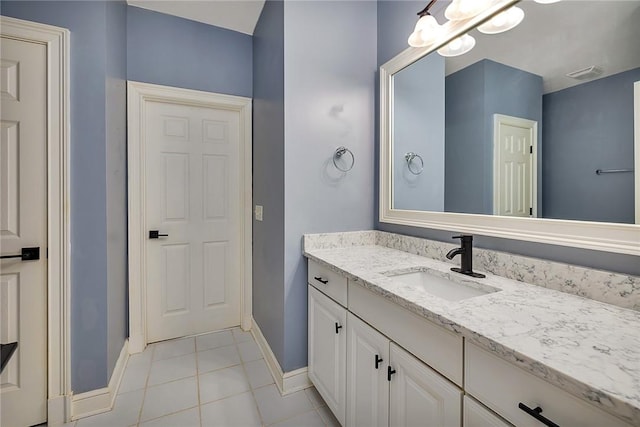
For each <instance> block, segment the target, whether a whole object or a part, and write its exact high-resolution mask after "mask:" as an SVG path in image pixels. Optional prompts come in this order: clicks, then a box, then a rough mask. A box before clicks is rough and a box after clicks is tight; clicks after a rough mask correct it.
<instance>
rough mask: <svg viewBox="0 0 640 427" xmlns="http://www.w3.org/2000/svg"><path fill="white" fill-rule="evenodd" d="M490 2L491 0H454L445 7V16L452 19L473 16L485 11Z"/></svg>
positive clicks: (457, 19) (458, 19) (456, 19)
mask: <svg viewBox="0 0 640 427" xmlns="http://www.w3.org/2000/svg"><path fill="white" fill-rule="evenodd" d="M489 4H490V1H489V0H453V1H452V2H451V4H450V5H449V6H447V8H446V9H445V11H444V16H445V17H446V18H447V19H449V20H451V21H460V20H462V19H469V18H473V17H474V16H476V15H477V14H479V13H481V12H483V11H484V10H485V9H486V8H487V7H488V6H489Z"/></svg>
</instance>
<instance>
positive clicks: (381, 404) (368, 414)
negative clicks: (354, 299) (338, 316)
mask: <svg viewBox="0 0 640 427" xmlns="http://www.w3.org/2000/svg"><path fill="white" fill-rule="evenodd" d="M388 364H389V340H388V339H387V337H385V336H384V335H382V334H381V333H380V332H378V331H376V330H375V329H373V328H372V327H371V326H369V325H367V324H366V323H364V322H363V321H362V320H360V319H358V318H357V317H356V316H354V315H353V314H351V313H347V426H348V427H351V426H354V427H355V426H359V427H386V426H388V425H389V381H387V365H388Z"/></svg>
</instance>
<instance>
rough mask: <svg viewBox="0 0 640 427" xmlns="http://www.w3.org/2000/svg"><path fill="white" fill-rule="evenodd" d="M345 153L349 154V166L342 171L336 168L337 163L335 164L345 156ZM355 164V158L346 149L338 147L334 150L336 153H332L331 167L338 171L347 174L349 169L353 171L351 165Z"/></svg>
mask: <svg viewBox="0 0 640 427" xmlns="http://www.w3.org/2000/svg"><path fill="white" fill-rule="evenodd" d="M345 153H349V154H350V155H351V166H349V167H348V168H347V169H342V168H341V167H340V166H338V163H337V162H336V160H338V159H341V158H342V156H344V155H345ZM355 162H356V158H355V156H354V155H353V153H352V152H351V150H349V149H348V148H346V147H338V148H336V152H335V153H333V165H334V166H335V167H336V169H338V170H339V171H341V172H349V171H350V170H351V169H353V165H354V164H355Z"/></svg>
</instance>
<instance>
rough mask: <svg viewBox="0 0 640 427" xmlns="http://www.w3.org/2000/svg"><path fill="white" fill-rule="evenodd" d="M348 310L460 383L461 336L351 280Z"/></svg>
mask: <svg viewBox="0 0 640 427" xmlns="http://www.w3.org/2000/svg"><path fill="white" fill-rule="evenodd" d="M349 311H351V312H352V313H354V314H356V315H358V317H360V318H361V319H363V320H364V321H365V322H367V323H368V324H370V325H371V326H373V327H374V328H376V329H377V330H379V331H380V332H382V333H383V334H385V335H386V336H387V337H389V338H390V339H391V340H392V341H395V342H396V343H398V344H399V345H400V346H401V347H403V348H405V349H406V350H407V351H409V352H410V353H412V354H413V355H414V356H416V357H417V358H418V359H420V360H422V361H423V362H424V363H426V364H427V365H429V366H430V367H432V368H433V369H435V370H436V371H438V372H439V373H440V374H441V375H444V376H445V377H447V378H448V379H449V380H451V381H452V382H454V383H455V384H457V385H458V386H460V387H462V365H463V362H462V354H463V353H462V336H459V335H456V334H454V333H453V332H449V331H447V330H446V329H444V328H442V327H440V326H438V325H436V324H434V323H433V322H430V321H428V320H426V319H424V318H422V317H420V316H417V315H415V314H413V313H411V312H410V311H409V310H407V309H405V308H402V307H401V306H399V305H398V304H396V303H394V302H391V301H389V300H387V299H386V298H384V297H381V296H380V295H376V294H374V293H373V292H371V291H369V290H368V289H365V288H364V287H362V286H360V285H357V284H355V283H352V282H349Z"/></svg>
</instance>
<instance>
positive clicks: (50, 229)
mask: <svg viewBox="0 0 640 427" xmlns="http://www.w3.org/2000/svg"><path fill="white" fill-rule="evenodd" d="M0 27H1V31H2V35H3V36H4V37H8V38H12V39H15V40H22V41H27V42H31V43H38V44H42V45H44V46H45V47H46V50H47V248H48V259H47V341H48V342H47V396H48V397H47V399H48V400H47V419H48V423H49V424H50V425H51V424H62V423H64V422H66V421H67V420H68V419H69V417H70V411H69V409H70V406H69V405H70V398H69V397H70V395H71V369H70V367H71V358H70V354H71V352H70V345H69V338H70V336H71V333H70V319H69V307H70V276H69V274H70V256H69V254H70V242H71V239H70V233H69V231H70V215H69V211H70V204H69V38H70V33H69V30H67V29H65V28H60V27H54V26H51V25H45V24H40V23H35V22H29V21H23V20H21V19H15V18H9V17H5V16H2V17H0ZM46 250H47V249H46V248H45V251H44V254H45V255H43V256H47V255H46V254H47V252H46Z"/></svg>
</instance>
